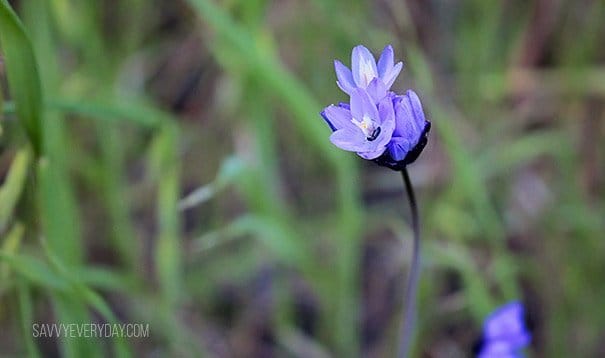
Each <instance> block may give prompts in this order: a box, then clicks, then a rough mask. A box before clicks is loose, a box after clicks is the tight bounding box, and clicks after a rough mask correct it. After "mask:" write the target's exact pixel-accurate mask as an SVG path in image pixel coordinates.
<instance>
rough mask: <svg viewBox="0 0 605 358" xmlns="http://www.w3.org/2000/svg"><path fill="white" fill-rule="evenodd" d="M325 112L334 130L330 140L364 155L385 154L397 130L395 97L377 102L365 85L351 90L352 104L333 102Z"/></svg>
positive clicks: (340, 146)
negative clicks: (392, 99) (393, 99)
mask: <svg viewBox="0 0 605 358" xmlns="http://www.w3.org/2000/svg"><path fill="white" fill-rule="evenodd" d="M321 115H322V117H323V118H324V119H325V120H326V122H327V123H328V125H330V128H332V130H333V131H334V133H332V135H331V136H330V141H331V142H332V143H333V144H334V145H335V146H337V147H338V148H340V149H344V150H347V151H351V152H356V153H357V154H358V155H359V156H360V157H362V158H364V159H375V158H378V157H379V156H381V155H382V154H383V153H384V152H385V150H386V148H387V145H388V144H389V141H390V140H391V138H392V136H393V132H394V130H395V110H394V108H393V102H392V101H391V99H390V98H389V97H384V98H383V100H381V101H380V102H379V103H378V105H376V104H375V103H374V101H373V100H372V98H371V97H370V95H369V94H368V92H367V91H366V90H364V89H361V88H357V89H354V90H353V91H352V92H351V102H350V105H346V104H339V105H338V106H335V105H330V106H328V107H326V108H325V109H324V110H323V111H322V112H321Z"/></svg>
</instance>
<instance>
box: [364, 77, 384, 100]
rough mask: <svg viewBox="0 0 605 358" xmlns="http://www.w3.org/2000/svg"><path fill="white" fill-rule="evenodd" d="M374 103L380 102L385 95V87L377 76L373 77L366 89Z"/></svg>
mask: <svg viewBox="0 0 605 358" xmlns="http://www.w3.org/2000/svg"><path fill="white" fill-rule="evenodd" d="M366 90H367V91H368V94H369V95H370V97H372V100H373V101H374V103H378V102H380V101H381V100H382V99H383V98H384V97H385V96H386V95H387V87H386V86H385V85H384V83H382V80H381V79H380V78H378V77H376V78H374V79H373V80H372V81H371V82H370V84H369V85H368V88H367V89H366Z"/></svg>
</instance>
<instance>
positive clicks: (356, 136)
mask: <svg viewBox="0 0 605 358" xmlns="http://www.w3.org/2000/svg"><path fill="white" fill-rule="evenodd" d="M330 142H332V144H334V145H335V146H337V147H338V148H340V149H344V150H348V151H350V152H358V151H367V150H368V145H367V144H368V143H369V142H368V141H367V140H366V137H365V136H364V135H363V132H362V131H361V130H360V129H359V128H357V127H345V128H343V129H339V130H337V131H336V132H334V133H332V135H331V136H330Z"/></svg>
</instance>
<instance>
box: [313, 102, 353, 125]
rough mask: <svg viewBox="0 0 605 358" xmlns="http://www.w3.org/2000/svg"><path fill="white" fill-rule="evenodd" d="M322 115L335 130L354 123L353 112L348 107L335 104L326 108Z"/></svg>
mask: <svg viewBox="0 0 605 358" xmlns="http://www.w3.org/2000/svg"><path fill="white" fill-rule="evenodd" d="M321 116H322V117H323V118H324V120H325V121H326V122H327V123H328V125H329V126H330V128H332V130H333V131H336V130H339V129H342V128H344V127H348V126H352V125H354V124H353V123H351V112H350V111H349V110H348V109H345V108H342V107H339V106H335V105H333V104H331V105H329V106H327V107H326V108H324V110H323V111H322V112H321Z"/></svg>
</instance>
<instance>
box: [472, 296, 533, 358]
mask: <svg viewBox="0 0 605 358" xmlns="http://www.w3.org/2000/svg"><path fill="white" fill-rule="evenodd" d="M524 318H525V310H524V307H523V304H522V303H521V302H518V301H513V302H511V303H508V304H506V305H504V306H502V307H500V308H498V309H497V310H496V311H494V312H492V313H491V314H490V315H489V316H488V317H487V318H486V319H485V322H484V324H483V337H482V340H481V344H480V346H479V352H478V354H477V357H478V358H517V357H522V356H523V355H522V354H521V353H520V351H521V349H523V348H524V347H526V346H527V345H528V344H529V343H530V341H531V334H530V333H529V332H528V330H527V328H526V326H525V320H524Z"/></svg>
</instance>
